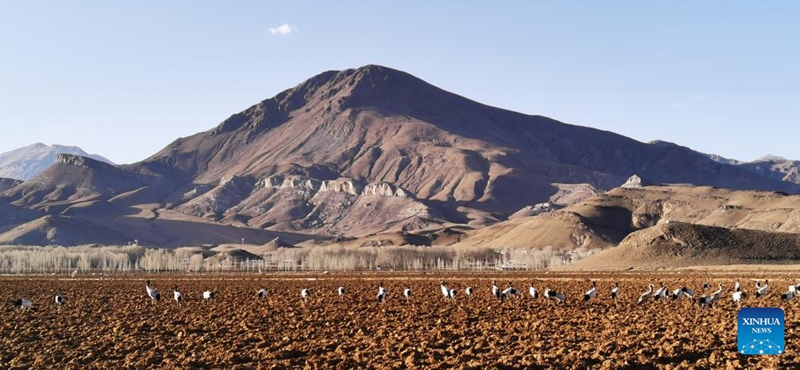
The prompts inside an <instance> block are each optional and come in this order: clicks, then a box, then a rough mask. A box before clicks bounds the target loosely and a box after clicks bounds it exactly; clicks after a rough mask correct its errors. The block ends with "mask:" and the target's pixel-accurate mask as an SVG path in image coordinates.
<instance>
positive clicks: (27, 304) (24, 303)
mask: <svg viewBox="0 0 800 370" xmlns="http://www.w3.org/2000/svg"><path fill="white" fill-rule="evenodd" d="M14 306H17V307H19V308H21V309H30V308H31V307H33V302H31V300H30V299H25V298H23V299H18V300H17V301H16V302H14Z"/></svg>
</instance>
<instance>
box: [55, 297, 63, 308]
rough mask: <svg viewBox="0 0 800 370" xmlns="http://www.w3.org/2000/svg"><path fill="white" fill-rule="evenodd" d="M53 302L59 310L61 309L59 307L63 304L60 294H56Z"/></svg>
mask: <svg viewBox="0 0 800 370" xmlns="http://www.w3.org/2000/svg"><path fill="white" fill-rule="evenodd" d="M54 300H55V301H56V306H58V307H59V308H61V305H63V304H64V296H62V295H61V294H56V297H55V298H54Z"/></svg>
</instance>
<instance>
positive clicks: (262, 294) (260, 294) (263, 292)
mask: <svg viewBox="0 0 800 370" xmlns="http://www.w3.org/2000/svg"><path fill="white" fill-rule="evenodd" d="M256 297H258V299H264V298H267V288H261V289H259V290H258V292H257V293H256Z"/></svg>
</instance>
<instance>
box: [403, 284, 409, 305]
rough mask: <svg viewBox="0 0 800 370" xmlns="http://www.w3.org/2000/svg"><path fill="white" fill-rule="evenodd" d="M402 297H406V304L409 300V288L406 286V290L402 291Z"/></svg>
mask: <svg viewBox="0 0 800 370" xmlns="http://www.w3.org/2000/svg"><path fill="white" fill-rule="evenodd" d="M403 297H406V303H408V301H409V300H411V287H410V286H406V288H405V289H403Z"/></svg>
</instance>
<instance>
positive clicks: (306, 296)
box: [300, 288, 310, 305]
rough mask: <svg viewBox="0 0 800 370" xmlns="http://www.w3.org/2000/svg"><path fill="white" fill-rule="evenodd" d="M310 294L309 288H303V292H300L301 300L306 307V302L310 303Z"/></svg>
mask: <svg viewBox="0 0 800 370" xmlns="http://www.w3.org/2000/svg"><path fill="white" fill-rule="evenodd" d="M309 294H310V293H309V292H308V288H303V290H301V291H300V298H302V299H303V305H305V304H306V302H308V295H309Z"/></svg>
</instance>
